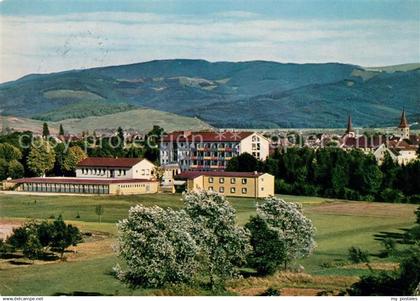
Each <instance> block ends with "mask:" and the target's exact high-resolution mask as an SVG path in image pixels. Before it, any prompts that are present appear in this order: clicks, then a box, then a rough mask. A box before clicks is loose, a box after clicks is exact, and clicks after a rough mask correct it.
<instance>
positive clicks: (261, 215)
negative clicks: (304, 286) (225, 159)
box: [114, 191, 315, 288]
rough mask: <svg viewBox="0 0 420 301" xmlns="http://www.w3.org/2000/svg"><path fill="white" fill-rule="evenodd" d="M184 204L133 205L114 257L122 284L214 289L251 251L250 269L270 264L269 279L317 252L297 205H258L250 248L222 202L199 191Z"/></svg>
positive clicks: (247, 237) (247, 235)
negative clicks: (280, 268) (282, 265)
mask: <svg viewBox="0 0 420 301" xmlns="http://www.w3.org/2000/svg"><path fill="white" fill-rule="evenodd" d="M183 199H184V208H183V209H181V210H178V211H174V210H172V209H170V208H168V209H162V208H160V207H157V206H155V207H144V206H141V205H137V206H135V207H133V208H131V209H130V211H129V215H128V218H127V219H125V220H122V221H120V222H119V223H118V232H119V246H118V252H119V256H120V258H122V259H123V261H124V263H125V267H124V268H121V267H120V266H118V265H117V266H116V267H115V268H114V269H115V272H116V273H117V276H118V277H119V278H120V279H121V280H122V281H124V282H126V283H127V284H129V285H131V286H139V285H141V286H144V287H161V286H165V285H167V284H176V283H187V284H188V283H192V282H194V281H195V280H199V281H200V282H205V283H209V284H210V285H211V287H212V288H214V287H215V286H216V285H217V284H222V283H223V282H224V281H225V280H227V279H229V278H232V277H235V276H236V275H238V268H239V267H241V266H243V265H244V264H245V263H246V260H247V257H248V255H249V254H250V253H251V251H252V247H253V249H254V252H253V254H252V256H253V258H254V259H255V261H254V263H257V265H258V264H260V265H264V264H267V262H268V263H269V264H268V268H269V271H270V273H271V271H273V270H275V269H276V268H277V267H278V265H279V264H280V263H283V262H288V261H290V260H293V259H295V258H300V257H303V256H306V255H308V254H310V253H311V251H312V249H313V248H314V247H315V242H314V240H313V235H314V231H315V230H314V227H313V226H312V223H311V221H310V220H309V219H307V218H306V217H305V216H304V215H303V214H302V211H301V209H300V207H299V206H298V205H297V204H293V203H287V202H284V201H283V200H278V199H276V198H268V199H267V200H266V202H264V203H262V204H258V205H257V214H258V215H257V217H258V219H254V221H257V223H255V224H254V226H257V227H254V228H253V227H248V228H249V229H250V230H251V232H252V239H251V243H252V247H251V244H250V232H249V231H248V229H245V228H243V227H240V226H238V225H237V222H236V212H235V209H234V208H233V207H232V206H231V205H230V204H229V202H228V201H227V200H226V199H225V197H224V196H222V195H219V194H217V193H215V192H210V191H201V192H189V193H184V194H183ZM251 222H252V220H251ZM261 229H265V230H266V233H262V232H261V231H260V230H261ZM261 233H262V234H261ZM259 244H261V247H260V248H259V251H258V252H256V249H257V248H258V245H259ZM278 254H280V255H281V256H280V255H278ZM279 256H280V257H279ZM257 269H258V267H257Z"/></svg>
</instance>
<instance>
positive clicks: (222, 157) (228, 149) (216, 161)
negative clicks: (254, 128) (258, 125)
mask: <svg viewBox="0 0 420 301" xmlns="http://www.w3.org/2000/svg"><path fill="white" fill-rule="evenodd" d="M269 148H270V142H269V140H268V139H267V138H265V137H264V136H263V135H261V134H259V133H255V132H233V131H225V132H191V131H184V132H173V133H170V134H168V135H166V136H164V137H163V138H162V140H161V143H160V164H161V165H166V164H174V163H178V164H179V166H180V168H181V170H223V169H225V168H226V166H227V163H228V161H229V160H230V159H231V158H233V157H235V156H238V155H240V154H243V153H249V154H251V155H253V156H254V157H255V158H257V159H260V160H265V159H266V158H267V157H268V155H269Z"/></svg>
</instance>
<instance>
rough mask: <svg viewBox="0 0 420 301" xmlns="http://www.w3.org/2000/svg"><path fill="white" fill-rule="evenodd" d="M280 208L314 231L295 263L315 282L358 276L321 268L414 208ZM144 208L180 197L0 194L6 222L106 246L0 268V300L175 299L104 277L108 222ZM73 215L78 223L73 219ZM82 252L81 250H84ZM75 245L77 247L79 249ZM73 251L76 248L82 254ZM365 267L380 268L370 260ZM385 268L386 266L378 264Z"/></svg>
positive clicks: (408, 219)
mask: <svg viewBox="0 0 420 301" xmlns="http://www.w3.org/2000/svg"><path fill="white" fill-rule="evenodd" d="M282 197H283V198H284V199H285V200H287V201H294V202H300V203H302V204H303V208H304V212H305V214H306V215H307V216H308V217H310V218H311V219H312V220H313V222H314V224H315V226H316V228H317V235H316V241H317V244H318V247H317V249H316V251H315V253H314V254H313V255H312V256H310V257H308V258H306V259H303V260H301V261H300V263H301V264H302V265H304V267H305V270H306V272H308V273H310V274H315V275H337V277H338V276H340V275H344V276H345V275H349V276H352V275H353V276H354V275H356V276H357V275H361V274H365V273H367V271H366V270H362V269H357V268H353V269H344V268H341V267H339V266H338V267H337V266H332V267H330V268H325V264H328V263H332V262H335V261H337V260H346V254H347V249H348V248H349V247H350V246H359V247H361V248H362V249H365V250H369V251H370V252H371V253H372V254H374V253H377V252H378V251H379V250H380V249H381V245H380V243H379V242H378V241H376V240H374V236H373V235H374V234H377V233H378V232H380V231H400V230H399V229H401V228H407V227H410V226H412V225H413V222H414V214H413V211H414V210H415V208H416V206H414V205H406V204H380V203H364V202H359V203H358V202H347V201H339V200H331V199H324V198H317V197H301V196H282ZM229 200H230V201H231V203H232V204H233V206H234V207H235V208H236V210H237V215H238V223H240V224H244V223H245V222H246V221H247V219H248V218H249V216H250V215H252V214H254V213H255V203H256V202H255V200H254V199H245V198H231V199H229ZM99 204H101V205H103V206H104V208H105V213H104V215H103V217H102V221H103V223H102V224H99V223H97V220H98V217H97V216H96V215H95V210H94V208H95V206H96V205H99ZM136 204H144V205H147V206H152V205H159V206H162V207H168V206H170V207H173V208H180V207H181V206H182V201H181V195H179V194H176V195H166V194H159V195H143V196H113V197H98V196H80V197H79V196H28V195H5V194H0V218H1V220H2V221H3V223H7V221H8V220H22V219H25V218H50V217H52V216H58V215H59V214H62V215H63V217H64V219H65V220H66V221H67V222H71V223H73V224H76V225H77V226H79V227H80V228H81V229H82V230H83V231H100V232H107V233H109V235H111V237H110V238H108V239H107V240H105V241H104V243H103V245H102V246H101V247H100V248H98V250H97V251H94V252H93V253H92V254H89V256H87V255H86V256H85V257H83V255H84V253H83V252H85V251H84V249H81V251H80V254H79V255H80V256H81V258H79V259H77V260H69V261H68V262H58V263H44V264H35V265H26V266H12V265H0V294H1V295H25V294H29V295H53V294H57V293H66V294H70V293H72V292H75V291H79V292H80V291H82V292H96V293H101V294H112V295H131V294H134V295H145V294H180V292H179V291H173V290H142V289H138V290H130V289H128V288H126V287H125V286H123V285H122V284H121V283H119V282H118V281H117V280H116V279H115V278H114V277H113V276H112V275H111V271H112V266H113V265H114V264H115V263H116V262H117V258H116V257H115V254H114V253H113V252H112V249H111V247H110V245H111V244H112V243H113V242H114V241H115V232H116V230H115V222H117V221H118V220H119V219H122V218H124V217H126V216H127V211H128V209H129V208H130V207H131V206H134V205H136ZM77 214H79V215H80V218H79V219H77V218H76V216H77ZM86 244H87V243H86ZM82 245H83V244H82ZM82 245H81V247H82ZM371 260H372V261H373V262H375V261H378V262H381V261H384V259H379V258H377V257H371ZM385 260H386V259H385ZM198 293H200V294H206V292H204V291H194V290H192V289H191V290H187V291H182V292H181V294H198Z"/></svg>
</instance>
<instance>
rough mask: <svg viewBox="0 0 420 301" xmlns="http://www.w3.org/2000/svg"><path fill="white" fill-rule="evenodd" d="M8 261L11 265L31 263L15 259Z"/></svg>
mask: <svg viewBox="0 0 420 301" xmlns="http://www.w3.org/2000/svg"><path fill="white" fill-rule="evenodd" d="M9 263H10V264H13V265H31V264H32V263H31V262H26V261H17V260H10V261H9Z"/></svg>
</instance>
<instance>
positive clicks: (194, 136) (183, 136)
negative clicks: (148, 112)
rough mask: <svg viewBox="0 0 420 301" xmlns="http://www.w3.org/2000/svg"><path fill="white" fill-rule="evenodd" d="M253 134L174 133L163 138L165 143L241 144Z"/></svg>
mask: <svg viewBox="0 0 420 301" xmlns="http://www.w3.org/2000/svg"><path fill="white" fill-rule="evenodd" d="M252 134H253V132H230V131H229V132H228V131H226V132H180V131H178V132H172V133H169V134H167V135H165V136H163V137H162V141H163V142H185V141H189V142H191V141H195V142H201V141H202V142H239V141H241V140H242V139H244V138H246V137H248V136H249V135H252Z"/></svg>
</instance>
